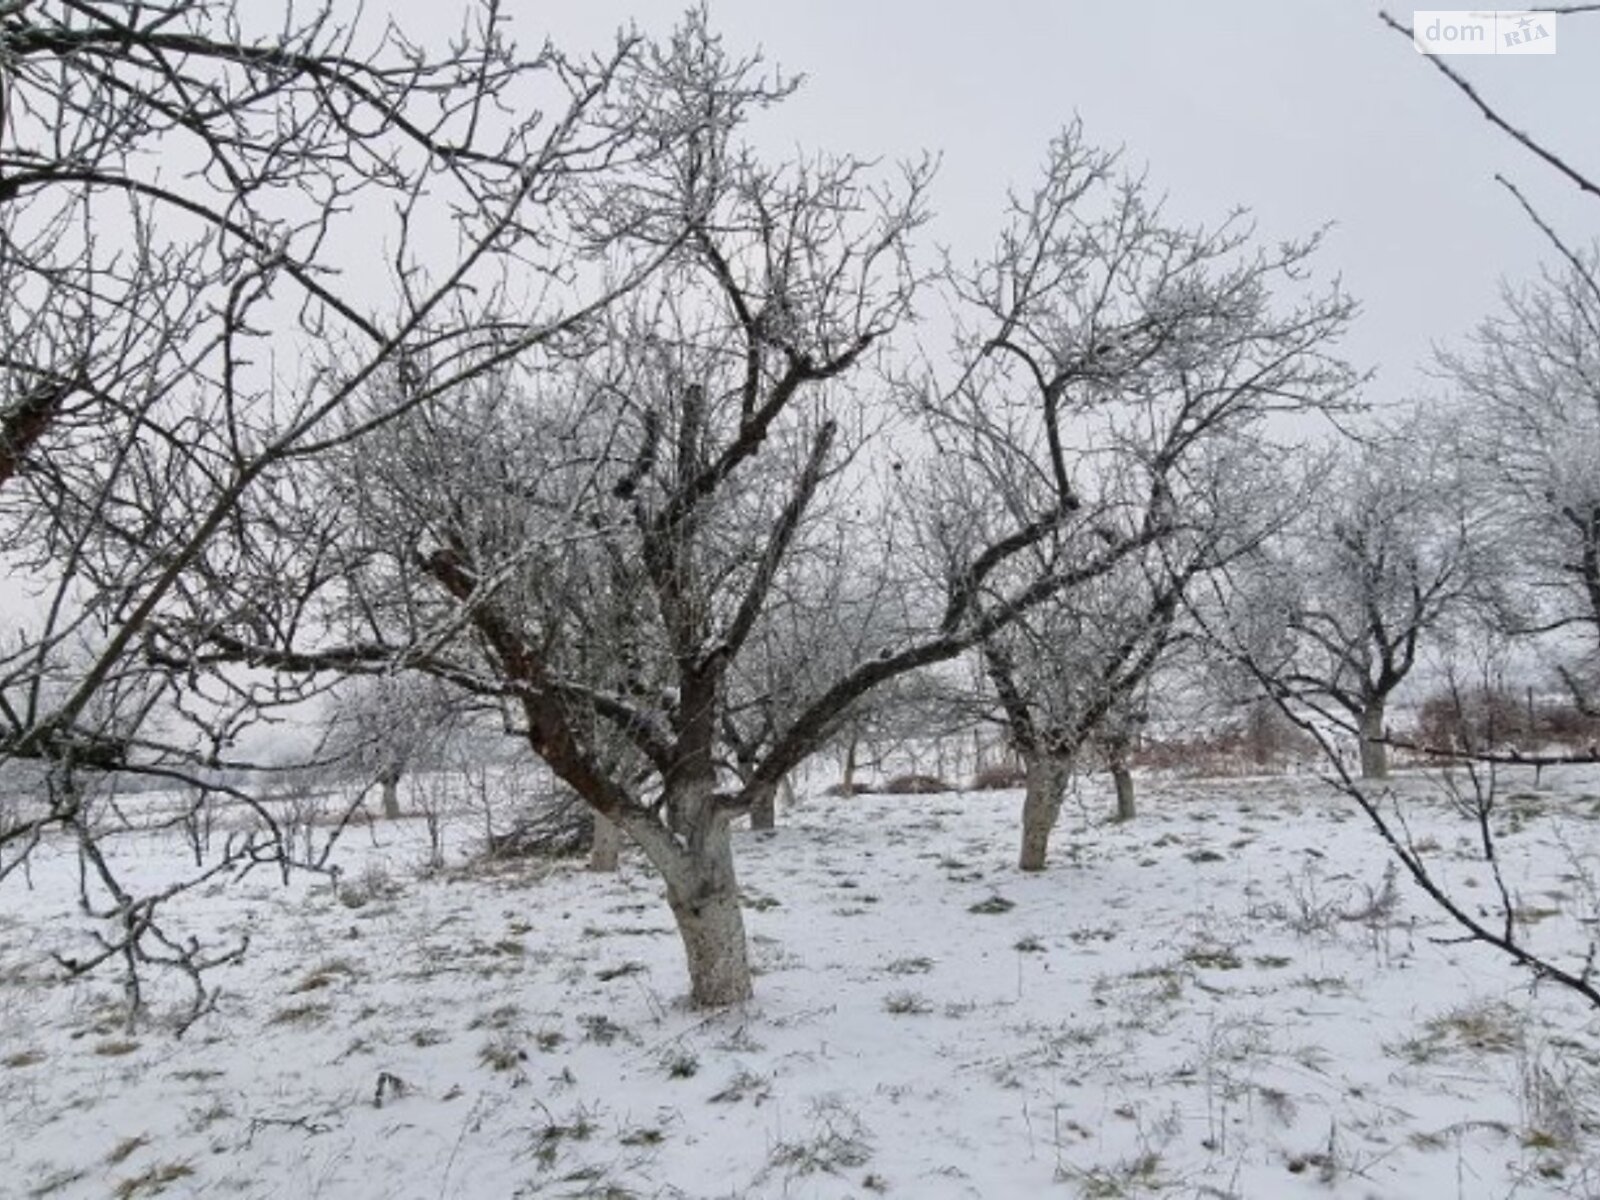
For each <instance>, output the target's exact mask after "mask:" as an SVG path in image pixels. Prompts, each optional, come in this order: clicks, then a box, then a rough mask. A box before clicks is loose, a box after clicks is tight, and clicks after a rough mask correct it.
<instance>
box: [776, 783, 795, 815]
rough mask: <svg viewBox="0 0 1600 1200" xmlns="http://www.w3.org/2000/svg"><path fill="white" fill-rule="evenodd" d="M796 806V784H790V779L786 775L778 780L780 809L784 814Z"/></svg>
mask: <svg viewBox="0 0 1600 1200" xmlns="http://www.w3.org/2000/svg"><path fill="white" fill-rule="evenodd" d="M794 804H795V800H794V784H792V783H790V782H789V777H788V776H787V775H785V776H784V777H783V778H782V779H780V780H778V807H779V808H781V809H782V810H783V811H784V812H788V811H789V810H790V809H791V808H793V807H794Z"/></svg>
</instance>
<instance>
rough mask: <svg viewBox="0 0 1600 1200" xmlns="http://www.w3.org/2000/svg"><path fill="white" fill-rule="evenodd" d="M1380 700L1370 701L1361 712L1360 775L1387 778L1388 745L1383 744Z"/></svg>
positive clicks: (1382, 707)
mask: <svg viewBox="0 0 1600 1200" xmlns="http://www.w3.org/2000/svg"><path fill="white" fill-rule="evenodd" d="M1383 710H1384V703H1383V701H1382V700H1373V701H1371V702H1370V703H1369V704H1368V705H1367V707H1366V710H1365V711H1364V712H1362V714H1361V723H1360V726H1359V729H1360V737H1361V777H1362V778H1363V779H1387V778H1388V777H1389V747H1388V746H1386V745H1385V744H1384V741H1383V737H1384V732H1383V715H1384V711H1383Z"/></svg>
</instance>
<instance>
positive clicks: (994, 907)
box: [967, 896, 1016, 917]
mask: <svg viewBox="0 0 1600 1200" xmlns="http://www.w3.org/2000/svg"><path fill="white" fill-rule="evenodd" d="M1015 907H1016V904H1015V903H1014V902H1013V901H1010V900H1007V899H1006V898H1005V897H1004V896H990V897H989V898H988V899H987V900H979V901H978V902H977V903H976V904H974V905H972V906H971V907H970V908H968V909H967V911H968V912H969V913H977V914H978V915H979V916H984V917H997V916H999V915H1000V914H1001V913H1008V912H1010V911H1011V910H1012V909H1013V908H1015Z"/></svg>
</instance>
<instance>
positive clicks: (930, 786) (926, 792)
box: [878, 773, 956, 796]
mask: <svg viewBox="0 0 1600 1200" xmlns="http://www.w3.org/2000/svg"><path fill="white" fill-rule="evenodd" d="M878 790H879V791H880V792H882V793H883V794H884V795H885V796H936V795H940V794H942V793H944V792H953V791H955V790H956V789H955V787H954V786H952V785H951V784H948V783H946V782H945V781H944V780H942V779H940V778H939V777H938V776H936V775H918V774H915V773H913V774H909V775H896V776H895V777H894V778H893V779H891V780H889V781H888V782H887V783H885V784H884V785H883V786H882V787H880V788H879V789H878Z"/></svg>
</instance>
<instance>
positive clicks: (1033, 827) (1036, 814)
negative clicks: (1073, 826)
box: [1017, 752, 1072, 871]
mask: <svg viewBox="0 0 1600 1200" xmlns="http://www.w3.org/2000/svg"><path fill="white" fill-rule="evenodd" d="M1023 758H1024V762H1025V764H1026V770H1027V789H1026V791H1025V792H1024V793H1023V797H1022V854H1021V856H1020V858H1019V859H1018V863H1017V865H1018V866H1020V867H1021V868H1022V869H1023V870H1024V871H1042V870H1044V860H1045V856H1046V855H1047V854H1048V853H1049V850H1050V831H1051V830H1053V829H1054V828H1055V826H1056V817H1057V816H1058V815H1059V814H1060V812H1061V798H1062V796H1063V795H1064V794H1065V792H1066V790H1067V781H1068V779H1069V778H1070V777H1071V775H1072V760H1071V759H1068V758H1060V757H1057V756H1055V755H1052V754H1041V753H1031V752H1030V753H1028V754H1025V755H1024V756H1023Z"/></svg>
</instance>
